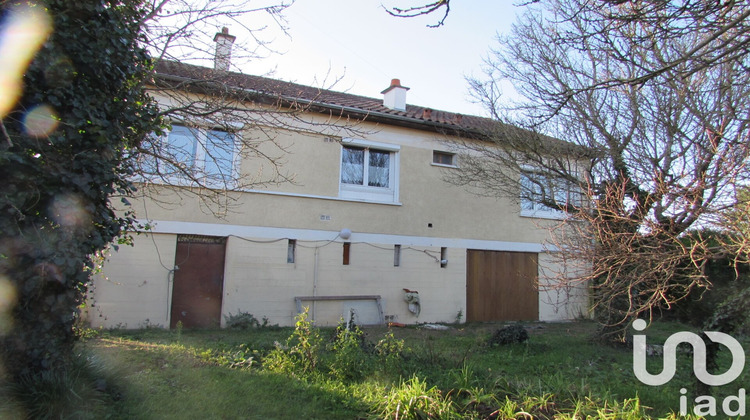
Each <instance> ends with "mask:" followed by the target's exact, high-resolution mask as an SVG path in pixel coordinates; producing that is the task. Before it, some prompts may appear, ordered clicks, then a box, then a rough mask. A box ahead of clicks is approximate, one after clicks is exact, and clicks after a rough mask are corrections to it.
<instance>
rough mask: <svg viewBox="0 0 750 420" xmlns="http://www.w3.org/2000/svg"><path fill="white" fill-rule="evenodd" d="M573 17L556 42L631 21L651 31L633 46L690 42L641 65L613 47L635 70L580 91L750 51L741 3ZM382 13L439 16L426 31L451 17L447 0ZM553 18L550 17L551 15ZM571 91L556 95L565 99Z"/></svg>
mask: <svg viewBox="0 0 750 420" xmlns="http://www.w3.org/2000/svg"><path fill="white" fill-rule="evenodd" d="M514 4H515V5H516V6H518V7H525V6H529V7H533V6H534V5H538V4H542V5H547V4H548V2H547V1H546V0H519V1H518V2H515V3H514ZM570 6H571V7H574V8H575V9H576V10H575V13H567V14H566V15H557V16H556V17H554V18H552V19H551V21H553V22H557V23H560V24H565V23H566V22H565V21H566V19H568V18H569V17H570V16H576V19H578V21H579V23H580V24H585V25H586V26H580V27H579V30H578V31H574V32H569V33H563V32H560V33H558V34H557V37H558V41H560V42H573V43H577V42H581V41H583V40H584V39H586V38H592V37H593V38H601V37H604V38H606V37H607V36H608V32H610V31H623V30H624V31H627V30H628V28H629V27H631V26H632V24H633V23H634V22H638V23H640V24H642V25H644V26H647V27H649V30H648V31H646V32H634V33H630V34H629V36H630V37H631V40H632V41H633V42H638V43H641V44H642V45H643V46H648V45H651V44H652V43H658V42H659V40H676V39H685V37H686V36H689V37H690V41H689V42H690V43H689V44H687V45H684V48H682V49H681V51H680V52H679V53H678V54H671V55H670V56H669V57H663V59H661V60H654V61H650V62H643V61H638V60H634V59H633V57H630V56H629V55H628V54H627V52H626V51H625V50H622V51H621V50H620V48H621V47H624V46H623V45H622V44H617V43H614V44H611V45H610V48H611V49H612V52H613V54H612V57H611V59H613V60H622V61H626V62H628V63H629V64H630V65H632V66H633V69H634V71H633V73H632V74H628V75H610V76H609V77H607V76H605V75H600V77H599V79H598V80H597V82H596V83H594V84H591V85H587V86H581V87H579V88H578V89H606V88H608V87H612V86H617V85H623V84H628V85H638V84H640V83H643V82H645V81H647V80H650V79H653V78H656V77H659V76H661V75H663V74H664V73H665V72H669V73H670V74H672V75H675V74H678V75H681V76H689V75H691V74H692V73H693V72H696V71H701V70H704V69H707V68H710V67H713V66H719V65H721V64H722V63H726V62H731V61H737V60H744V59H745V57H746V56H747V55H748V51H750V49H749V47H750V19H749V18H750V8H749V7H748V6H747V4H746V3H745V2H743V1H736V0H729V1H705V0H686V1H671V0H670V1H663V0H595V1H587V2H582V1H576V2H574V3H573V4H571V5H570ZM385 9H386V12H388V13H389V14H390V15H392V16H396V17H417V16H424V15H430V14H434V13H443V15H442V17H441V18H440V20H439V21H438V22H437V23H436V24H434V25H428V26H430V27H438V26H442V25H443V24H445V20H446V19H447V17H448V14H449V13H450V0H440V1H435V2H432V3H424V2H418V3H417V4H416V5H409V6H390V7H385ZM553 13H554V12H553ZM625 48H627V47H625ZM574 93H575V92H558V95H559V96H561V98H562V99H563V100H564V99H565V98H567V97H568V96H569V95H571V94H574Z"/></svg>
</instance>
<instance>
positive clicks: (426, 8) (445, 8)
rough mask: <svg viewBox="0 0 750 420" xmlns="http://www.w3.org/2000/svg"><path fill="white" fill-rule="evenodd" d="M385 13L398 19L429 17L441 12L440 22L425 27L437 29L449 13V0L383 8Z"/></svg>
mask: <svg viewBox="0 0 750 420" xmlns="http://www.w3.org/2000/svg"><path fill="white" fill-rule="evenodd" d="M383 8H384V9H385V11H386V12H387V13H388V14H389V15H391V16H395V17H400V18H412V17H417V16H425V15H429V14H432V13H435V12H439V11H442V12H443V17H442V18H440V20H439V21H438V22H437V23H435V24H432V25H427V26H428V27H430V28H437V27H439V26H443V25H444V24H445V19H447V18H448V14H450V12H451V0H437V1H435V2H432V3H425V4H420V5H416V6H407V7H397V6H391V7H385V6H383Z"/></svg>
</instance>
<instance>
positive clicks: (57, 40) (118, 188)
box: [0, 0, 160, 383]
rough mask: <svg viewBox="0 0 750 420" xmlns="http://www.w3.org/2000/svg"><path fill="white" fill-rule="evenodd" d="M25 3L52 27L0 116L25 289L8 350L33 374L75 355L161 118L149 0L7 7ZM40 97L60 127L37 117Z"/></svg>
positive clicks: (5, 222)
mask: <svg viewBox="0 0 750 420" xmlns="http://www.w3.org/2000/svg"><path fill="white" fill-rule="evenodd" d="M19 4H20V5H22V6H26V7H27V8H28V10H33V11H35V12H39V13H42V14H44V15H47V16H49V19H50V20H51V28H53V29H52V32H51V33H50V35H49V37H48V38H47V39H46V42H44V44H43V45H42V46H41V48H40V49H39V51H38V52H37V53H36V55H35V57H34V58H33V60H32V61H31V62H30V64H29V65H28V67H27V68H26V69H25V72H24V74H23V79H22V80H23V86H22V89H23V91H22V95H21V96H20V98H19V100H18V101H17V102H16V103H15V105H14V106H13V108H12V109H11V110H10V111H9V112H8V113H7V115H0V117H2V120H1V121H0V122H1V123H2V137H3V138H2V141H0V179H2V180H3V183H2V186H0V190H1V192H0V231H1V232H3V236H2V238H0V257H1V258H0V278H7V280H8V281H9V283H10V284H11V285H12V287H13V288H14V289H15V296H16V300H15V303H14V305H13V307H12V309H11V310H10V312H9V314H10V318H11V324H12V326H11V327H10V328H9V329H8V330H7V331H6V334H5V335H4V336H2V337H0V356H1V357H2V363H3V364H4V368H5V370H6V373H7V374H8V375H9V376H10V377H11V378H13V379H15V380H20V379H21V378H26V379H25V380H24V381H25V382H24V383H28V382H29V380H28V378H33V377H42V375H48V376H49V375H52V376H54V377H62V376H64V375H63V374H62V373H60V374H57V373H53V374H49V373H47V372H50V371H58V372H64V371H65V369H66V368H67V367H68V366H69V365H70V361H71V358H72V355H73V345H74V342H75V339H76V333H75V331H74V324H75V321H76V317H77V316H78V315H77V314H78V309H77V308H78V307H79V305H81V303H82V302H83V300H84V297H85V294H86V290H87V287H88V282H89V275H90V272H91V269H92V268H93V267H94V265H95V263H94V261H93V259H94V257H93V256H94V255H96V254H97V253H98V252H101V251H102V250H103V249H105V248H106V247H107V246H109V244H110V243H112V242H113V241H115V240H116V239H117V238H118V237H121V236H122V235H123V233H124V232H125V231H126V230H127V229H128V228H131V227H132V226H133V223H134V218H133V215H132V213H130V212H124V213H122V212H116V210H115V204H114V203H113V201H115V200H119V201H121V202H122V204H120V203H118V204H117V206H119V207H121V208H122V207H124V206H125V205H127V202H126V200H125V199H124V198H121V199H119V198H118V197H123V196H126V195H128V194H130V193H132V192H133V191H134V186H133V184H132V183H131V181H130V178H131V176H132V175H133V168H132V160H133V158H134V157H135V156H134V153H133V150H135V148H136V147H137V146H138V145H139V144H140V142H141V141H142V140H143V139H144V138H145V137H146V136H147V135H148V134H149V133H152V132H159V131H160V121H159V117H158V110H157V107H156V105H155V103H154V101H153V100H152V99H151V98H149V97H148V96H146V94H145V93H144V90H143V84H144V82H146V81H147V80H148V78H149V77H150V74H151V73H152V62H151V59H150V57H149V55H148V53H147V52H146V51H145V50H143V49H142V48H141V47H139V42H140V41H141V40H140V39H139V33H140V22H141V18H142V10H141V2H140V1H127V2H122V1H117V0H81V1H75V2H72V1H67V0H46V1H39V2H31V1H29V2H13V1H2V2H0V6H1V7H2V11H1V13H2V15H3V17H8V16H9V15H12V13H13V11H14V10H17V7H18V5H19ZM14 8H16V9H14ZM22 13H23V12H22ZM4 59H5V58H4ZM39 106H43V108H41V109H43V110H45V111H44V112H43V113H42V114H41V118H42V119H43V120H46V121H52V120H53V121H55V124H54V128H53V129H51V130H48V131H40V130H38V129H34V127H32V126H31V124H32V122H31V121H29V118H30V114H31V113H30V110H32V109H40V108H39ZM19 383H20V382H19Z"/></svg>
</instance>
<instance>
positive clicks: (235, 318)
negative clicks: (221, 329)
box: [224, 310, 268, 330]
mask: <svg viewBox="0 0 750 420" xmlns="http://www.w3.org/2000/svg"><path fill="white" fill-rule="evenodd" d="M265 321H268V319H265ZM224 325H226V327H227V328H229V329H230V330H249V329H252V328H260V327H261V324H260V322H259V321H258V319H257V318H255V317H254V316H253V314H250V313H247V312H242V311H240V310H237V314H235V315H232V313H231V312H230V313H229V315H224Z"/></svg>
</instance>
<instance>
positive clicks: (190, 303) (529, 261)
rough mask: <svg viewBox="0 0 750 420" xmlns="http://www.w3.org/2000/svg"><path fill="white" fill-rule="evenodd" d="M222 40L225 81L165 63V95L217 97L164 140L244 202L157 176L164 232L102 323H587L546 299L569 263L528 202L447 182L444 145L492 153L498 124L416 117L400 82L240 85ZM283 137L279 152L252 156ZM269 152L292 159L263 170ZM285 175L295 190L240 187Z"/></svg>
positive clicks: (97, 300) (115, 273) (129, 257)
mask: <svg viewBox="0 0 750 420" xmlns="http://www.w3.org/2000/svg"><path fill="white" fill-rule="evenodd" d="M216 40H217V41H218V47H217V51H219V52H220V53H217V56H216V58H217V59H216V67H215V68H214V69H209V68H205V67H198V66H193V65H187V64H181V63H176V62H160V63H159V64H158V66H157V72H158V78H157V79H158V80H156V81H155V85H168V86H169V87H170V88H171V89H172V91H173V92H178V93H179V94H181V95H184V97H191V98H203V99H201V100H200V101H196V102H195V103H193V104H192V105H191V106H192V107H193V108H194V109H192V108H191V109H192V110H191V109H188V108H190V107H185V109H187V111H186V112H185V113H184V114H183V115H184V116H183V117H182V119H179V118H178V119H175V120H173V122H172V123H173V126H172V130H171V132H170V133H168V135H165V136H164V138H162V139H159V140H158V141H159V142H162V144H163V143H167V144H171V145H173V146H174V147H175V149H173V150H176V152H175V153H174V154H173V157H174V158H176V159H178V160H180V161H182V162H185V163H184V165H182V166H180V165H175V167H174V168H173V169H175V172H176V173H179V172H180V169H183V170H184V169H185V168H188V169H190V170H191V171H192V172H190V173H191V174H199V175H196V176H202V177H206V178H205V180H206V184H207V185H209V186H210V185H211V182H214V181H216V180H217V179H218V180H219V181H221V180H223V181H227V182H226V183H225V184H223V185H224V186H229V188H228V189H218V188H219V187H218V186H217V190H216V191H213V192H212V193H213V194H214V196H213V198H216V199H217V200H221V199H226V200H227V201H226V203H230V204H228V205H227V206H225V207H223V209H224V210H218V211H217V209H219V208H220V207H221V206H219V207H216V208H212V204H211V203H208V204H206V202H205V201H202V200H201V199H200V197H198V196H197V195H191V194H180V193H179V192H181V191H182V192H184V191H191V190H195V189H196V188H197V187H196V186H195V185H194V182H195V181H196V179H185V177H180V176H179V174H175V175H174V176H171V175H170V176H162V177H160V178H158V179H148V178H147V179H141V180H140V181H141V182H143V185H142V188H141V190H143V191H147V193H146V194H144V195H143V196H141V197H134V198H132V199H131V200H130V201H131V202H132V209H133V210H134V211H135V212H136V214H137V217H138V218H139V220H140V222H141V223H142V224H143V225H148V229H147V230H144V232H142V233H140V234H138V235H134V245H133V246H132V247H129V246H121V247H120V248H119V250H118V251H113V252H112V253H111V255H110V256H109V258H108V260H107V261H106V263H105V264H104V268H103V273H102V275H101V276H99V277H97V278H96V279H95V282H94V287H92V290H91V299H92V302H93V306H92V308H91V309H90V311H89V319H90V321H91V324H92V326H94V327H99V326H103V327H113V326H125V327H131V328H136V327H139V326H144V325H160V326H163V327H172V328H174V327H175V326H176V325H177V324H178V323H181V325H183V326H184V327H211V326H217V325H224V323H225V320H226V317H228V316H231V315H232V314H238V313H240V312H244V313H251V314H253V315H254V316H255V317H256V318H258V319H261V318H266V319H267V320H268V322H270V323H271V324H279V325H293V323H294V318H295V316H296V315H297V313H298V312H299V311H300V310H301V309H302V308H303V307H308V308H309V310H310V316H311V318H312V319H314V320H315V322H316V323H317V324H318V325H335V324H336V323H338V322H339V320H340V319H341V318H347V317H350V316H352V317H354V318H355V320H356V321H357V322H359V323H360V324H378V323H383V322H400V323H405V324H413V323H422V322H455V321H460V322H463V321H497V320H542V321H552V320H565V319H571V318H573V317H575V316H577V315H580V314H581V313H583V312H585V310H586V304H587V300H586V294H585V291H583V290H559V289H555V288H549V289H548V288H544V287H541V288H540V287H538V285H539V284H542V285H544V284H547V283H549V282H550V281H551V279H549V278H548V275H547V273H548V272H549V270H550V269H551V268H554V267H551V266H552V265H554V264H555V261H554V259H553V258H552V256H551V254H550V252H551V251H550V250H548V249H547V248H546V246H545V242H546V240H547V238H548V232H547V230H545V229H544V228H543V227H542V226H540V219H539V218H537V217H535V215H534V214H525V213H524V212H523V208H527V207H528V203H526V204H522V203H520V202H519V200H511V199H500V198H493V197H483V196H480V195H477V194H475V193H473V192H469V191H466V190H465V189H464V188H461V187H458V186H455V185H451V184H449V183H447V182H446V181H445V180H444V175H445V173H446V171H452V170H455V169H456V168H457V167H459V166H460V165H461V162H460V161H458V160H457V155H456V154H455V151H453V150H451V148H450V147H448V146H447V143H446V140H450V139H457V138H460V139H463V140H465V141H482V140H481V133H482V132H483V130H484V129H485V128H487V127H488V126H491V125H492V124H495V122H493V121H492V120H489V119H485V118H480V117H476V116H470V115H460V114H455V113H451V112H445V111H440V110H434V109H429V108H425V107H420V106H414V105H409V104H408V103H407V94H408V88H406V87H404V86H402V85H401V83H400V81H399V80H397V79H394V80H392V81H391V83H390V85H389V86H387V88H386V89H385V90H383V92H382V95H383V97H382V98H371V97H363V96H358V95H352V94H348V93H341V92H336V91H333V90H324V89H317V88H312V87H308V86H302V85H298V84H294V83H288V82H282V81H278V80H273V79H268V78H263V77H257V76H250V75H244V74H239V73H232V72H229V71H227V69H228V64H227V61H226V60H227V57H228V56H229V55H230V50H228V49H227V40H229V42H228V45H229V46H231V40H232V39H231V36H230V35H228V34H227V33H226V32H224V33H219V34H217V38H216ZM227 92H229V95H227V96H221V95H225V94H226V93H227ZM155 95H156V96H157V98H158V99H159V101H161V102H162V103H168V102H170V101H174V100H176V99H175V97H174V96H171V97H170V96H168V95H164V94H161V93H158V92H156V93H155ZM219 96H221V99H220V100H221V101H224V102H225V103H230V102H231V106H226V109H227V110H229V109H231V112H230V111H227V112H226V113H225V116H229V117H228V118H226V119H228V120H229V121H225V122H226V124H228V125H227V126H228V127H229V128H222V127H224V126H222V127H219V126H218V125H217V123H216V122H210V123H209V122H206V120H205V119H204V118H203V117H201V115H202V114H201V112H200V106H198V105H197V104H198V103H204V104H205V100H206V98H209V99H210V98H214V99H216V98H217V97H219ZM201 101H203V102H201ZM172 105H174V104H172ZM248 110H250V111H257V110H264V112H248V113H246V114H243V115H244V116H245V117H248V116H249V117H248V118H249V119H247V120H246V122H245V123H244V124H239V125H236V126H234V128H233V129H232V126H231V124H232V121H231V115H232V113H235V115H237V114H236V113H237V112H245V111H248ZM288 110H294V111H295V112H291V111H290V112H287V111H288ZM266 111H267V113H265V112H266ZM269 115H273V117H272V118H271V117H268V116H269ZM253 118H254V119H253ZM222 124H224V123H222ZM226 124H225V125H226ZM268 131H273V132H274V134H273V136H274V138H273V140H274V141H273V142H272V144H271V145H269V146H268V148H265V147H266V146H263V145H262V144H259V145H257V147H256V148H248V147H247V145H248V144H255V143H253V142H255V141H256V140H257V139H259V138H260V136H259V135H258V133H259V132H263V133H264V135H267V132H268ZM240 140H241V141H240ZM157 143H158V142H157ZM258 150H261V151H264V153H265V154H266V156H265V157H266V158H268V156H269V155H273V154H274V153H277V155H273V156H274V157H273V158H271V159H270V160H269V159H267V160H266V161H265V163H258V161H259V159H260V158H259V155H258ZM249 151H250V152H252V153H248V152H249ZM209 157H210V159H209ZM269 161H272V163H273V165H271V166H272V167H271V168H270V169H269V165H268V162H269ZM151 164H153V165H156V164H158V162H151ZM277 164H278V165H277ZM264 165H265V166H264ZM164 168H166V169H169V165H166V164H165V165H163V169H164ZM196 168H197V169H196ZM269 170H270V171H279V170H281V171H283V176H282V178H284V180H286V181H287V182H279V183H273V182H257V183H249V184H248V185H251V186H250V187H247V186H245V184H241V183H233V182H234V177H250V178H252V177H254V176H257V175H258V174H261V173H264V171H269ZM167 172H168V171H167ZM209 177H214V178H213V179H209ZM519 182H520V180H519ZM193 192H194V191H193ZM226 203H225V204H226ZM522 207H523V208H522Z"/></svg>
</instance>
